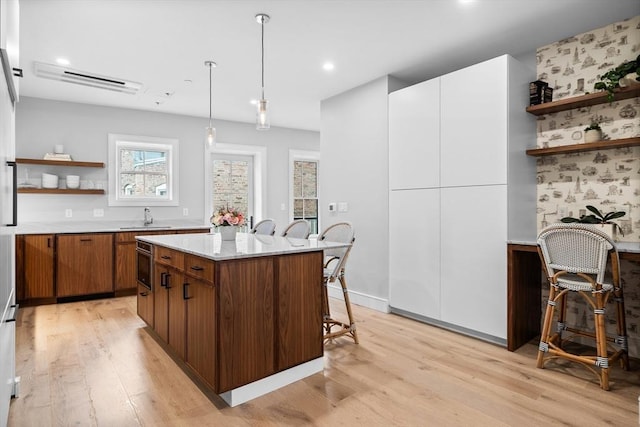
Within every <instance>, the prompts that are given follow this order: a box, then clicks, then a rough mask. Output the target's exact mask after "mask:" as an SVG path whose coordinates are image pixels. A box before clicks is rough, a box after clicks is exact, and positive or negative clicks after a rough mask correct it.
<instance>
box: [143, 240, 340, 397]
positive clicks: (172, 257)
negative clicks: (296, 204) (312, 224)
mask: <svg viewBox="0 0 640 427" xmlns="http://www.w3.org/2000/svg"><path fill="white" fill-rule="evenodd" d="M138 240H139V241H143V242H145V243H150V244H151V245H152V246H153V249H152V251H153V260H154V261H153V262H154V270H153V271H154V275H155V277H154V278H153V280H152V282H153V287H152V289H151V293H153V294H154V301H155V307H154V310H155V313H154V317H155V320H154V324H153V325H151V324H149V326H152V328H150V329H151V330H153V331H154V332H155V334H157V336H158V337H159V338H160V339H161V340H162V341H164V342H165V343H166V344H168V345H167V347H166V348H167V349H168V350H169V351H172V352H173V353H174V354H175V356H177V357H178V358H179V359H181V360H183V361H184V362H185V363H186V365H187V366H188V367H189V368H190V369H191V370H192V372H193V373H195V375H196V376H197V377H198V378H199V379H200V380H202V382H203V383H204V384H205V385H206V386H208V387H209V388H211V389H212V390H213V391H214V392H215V393H217V394H219V395H220V396H221V397H222V398H223V399H224V400H225V401H226V402H227V403H228V404H229V405H231V406H235V405H237V404H240V403H243V402H245V401H247V400H250V399H252V398H254V397H257V396H259V395H261V394H264V393H267V392H269V391H272V390H275V389H276V388H278V387H281V386H283V385H286V384H288V383H290V382H293V381H295V380H298V379H302V378H304V377H306V376H308V375H311V374H314V373H316V372H320V371H322V368H323V359H322V356H323V338H322V275H323V259H324V256H323V249H325V248H330V247H341V246H344V245H343V244H340V243H331V242H317V241H308V240H299V239H286V238H282V237H275V236H257V235H251V234H245V233H239V234H238V238H237V241H233V242H221V241H220V236H219V235H217V234H209V235H197V234H194V235H183V236H180V238H176V237H175V236H142V237H138ZM138 298H139V299H144V298H147V297H146V296H142V295H139V296H138ZM147 323H149V322H147ZM285 378H286V379H285Z"/></svg>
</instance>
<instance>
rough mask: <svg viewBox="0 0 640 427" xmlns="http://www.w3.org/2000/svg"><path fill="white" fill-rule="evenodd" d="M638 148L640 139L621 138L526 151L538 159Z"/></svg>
mask: <svg viewBox="0 0 640 427" xmlns="http://www.w3.org/2000/svg"><path fill="white" fill-rule="evenodd" d="M636 146H640V137H635V138H621V139H614V140H611V141H596V142H588V143H584V144H571V145H563V146H560V147H550V148H532V149H530V150H527V155H528V156H534V157H540V156H551V155H554V154H568V153H581V152H584V151H593V150H609V149H611V148H625V147H636Z"/></svg>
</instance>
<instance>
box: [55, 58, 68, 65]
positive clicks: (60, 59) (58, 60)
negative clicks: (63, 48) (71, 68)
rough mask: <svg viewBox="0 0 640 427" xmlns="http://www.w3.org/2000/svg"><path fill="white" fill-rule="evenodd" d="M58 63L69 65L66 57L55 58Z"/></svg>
mask: <svg viewBox="0 0 640 427" xmlns="http://www.w3.org/2000/svg"><path fill="white" fill-rule="evenodd" d="M56 62H57V63H58V65H69V64H70V62H69V60H68V59H67V58H56Z"/></svg>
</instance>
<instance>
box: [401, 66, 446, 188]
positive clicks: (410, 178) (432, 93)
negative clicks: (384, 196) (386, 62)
mask: <svg viewBox="0 0 640 427" xmlns="http://www.w3.org/2000/svg"><path fill="white" fill-rule="evenodd" d="M439 184H440V79H439V78H438V79H433V80H429V81H426V82H423V83H419V84H417V85H414V86H410V87H407V88H404V89H401V90H398V91H396V92H393V93H391V94H389V188H390V189H391V190H397V189H406V188H432V187H438V186H439Z"/></svg>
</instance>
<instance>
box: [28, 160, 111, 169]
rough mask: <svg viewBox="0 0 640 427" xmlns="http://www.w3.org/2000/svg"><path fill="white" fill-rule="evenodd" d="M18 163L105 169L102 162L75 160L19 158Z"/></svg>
mask: <svg viewBox="0 0 640 427" xmlns="http://www.w3.org/2000/svg"><path fill="white" fill-rule="evenodd" d="M16 163H19V164H29V165H49V166H80V167H85V168H103V167H104V163H102V162H76V161H73V160H44V159H25V158H18V159H16Z"/></svg>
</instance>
